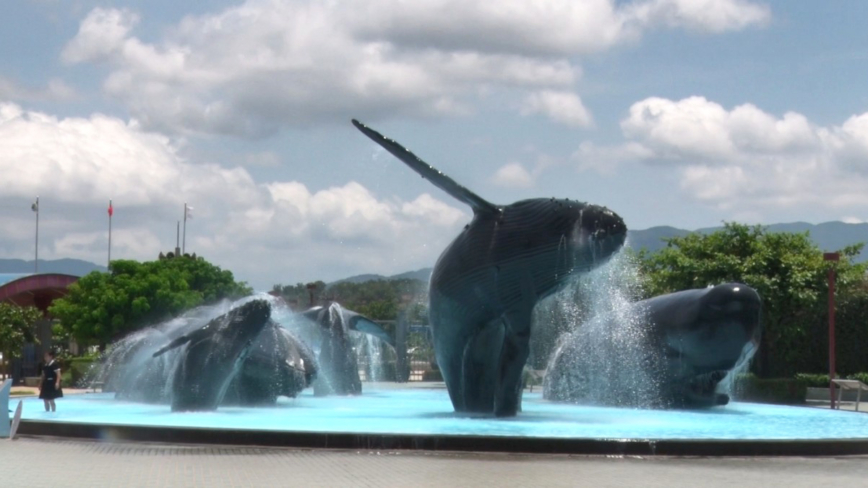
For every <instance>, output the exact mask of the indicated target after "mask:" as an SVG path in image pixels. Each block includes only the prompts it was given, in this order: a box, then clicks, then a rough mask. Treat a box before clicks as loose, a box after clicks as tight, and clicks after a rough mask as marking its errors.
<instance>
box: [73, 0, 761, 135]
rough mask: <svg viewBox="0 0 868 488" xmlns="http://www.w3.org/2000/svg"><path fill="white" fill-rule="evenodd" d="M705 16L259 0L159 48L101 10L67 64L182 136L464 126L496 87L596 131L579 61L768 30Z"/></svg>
mask: <svg viewBox="0 0 868 488" xmlns="http://www.w3.org/2000/svg"><path fill="white" fill-rule="evenodd" d="M701 3H702V5H703V7H704V8H701V9H698V8H691V7H690V5H691V4H690V3H687V2H683V1H678V2H674V1H661V0H649V1H642V2H634V3H631V4H627V5H626V6H618V4H617V3H616V2H614V1H613V0H584V1H574V0H545V1H537V2H527V1H524V0H506V1H503V2H497V3H496V4H495V3H491V2H483V1H481V0H463V1H458V0H420V1H415V2H405V1H398V0H376V1H373V2H371V1H361V0H349V1H345V2H330V1H314V0H308V1H278V0H247V1H246V2H244V3H242V4H241V5H238V6H234V7H230V8H227V9H225V10H223V11H221V12H218V13H213V14H207V15H201V16H190V17H186V18H185V19H183V20H182V21H181V22H180V23H179V24H178V25H177V26H175V27H174V28H172V29H170V30H169V33H168V34H167V35H165V36H164V37H163V38H162V39H158V40H157V41H155V42H145V41H142V40H141V39H139V38H138V37H135V36H134V33H133V31H134V28H135V26H136V24H137V23H138V22H139V17H138V16H137V15H136V14H135V13H133V12H130V11H127V10H116V9H95V10H93V11H92V12H91V13H90V14H89V15H88V16H87V17H86V18H85V19H84V20H83V21H82V23H81V26H80V28H79V32H78V34H77V35H76V36H75V37H74V38H73V39H72V40H71V41H70V42H69V43H68V44H67V45H66V47H65V48H64V50H63V53H62V60H63V61H64V62H66V63H85V62H91V63H106V64H107V65H108V66H109V67H110V70H111V72H110V74H109V75H108V77H107V78H106V80H105V82H104V84H103V86H104V89H105V91H106V92H108V93H109V94H110V95H112V96H114V97H116V98H118V99H120V100H122V101H124V102H125V103H126V104H127V106H128V107H129V108H130V109H131V110H132V112H133V114H134V115H135V116H136V117H137V119H139V120H141V121H142V123H143V124H144V125H145V126H146V127H149V128H156V129H159V130H166V131H173V132H177V133H184V132H207V133H221V134H235V135H243V136H262V135H266V134H269V133H271V132H273V131H275V130H277V129H278V128H280V127H283V126H309V125H311V124H317V123H326V122H334V121H341V122H345V121H346V120H347V119H348V118H350V117H364V118H365V119H366V120H376V119H378V118H383V117H391V116H413V117H432V116H437V117H439V116H452V115H456V114H465V113H468V112H472V110H473V107H474V104H475V102H476V101H477V100H478V97H479V96H480V94H481V93H485V92H486V91H487V90H489V89H490V88H492V87H505V88H512V89H518V90H523V91H527V92H529V93H535V92H541V93H549V94H552V93H558V92H560V94H559V95H557V96H559V97H560V101H561V102H563V103H559V104H556V105H558V106H557V107H555V106H553V105H552V102H551V100H550V98H551V96H552V95H537V97H543V98H542V99H540V100H538V101H537V103H536V106H537V108H536V111H539V112H542V113H545V114H547V115H549V116H550V117H552V118H554V119H555V120H557V121H559V122H562V123H569V124H576V125H586V124H588V123H589V121H590V116H589V115H588V114H587V110H585V109H584V107H583V105H582V104H581V101H580V100H579V99H578V97H576V96H575V95H572V96H570V95H567V94H565V93H568V91H569V90H570V89H572V87H573V85H574V84H575V81H576V80H577V78H578V77H579V75H580V71H581V70H580V68H579V67H578V65H577V64H576V60H575V57H576V56H579V55H582V54H584V53H588V52H594V51H600V50H603V49H607V48H609V47H611V46H612V45H615V44H618V43H620V42H623V41H625V40H630V39H635V38H637V36H639V35H640V34H641V32H642V31H643V30H644V29H646V28H649V27H653V26H656V25H667V26H686V27H689V28H691V29H699V30H709V31H713V32H717V31H723V30H733V29H739V28H742V27H744V26H746V25H749V24H754V23H759V22H760V21H762V20H763V19H765V18H766V17H767V15H766V17H762V16H758V15H757V14H756V13H755V10H756V9H757V8H759V7H756V5H755V4H753V3H749V2H746V1H744V0H706V1H704V2H701ZM764 11H765V12H767V9H766V10H764ZM672 12H675V13H672ZM752 12H753V13H752ZM545 97H549V98H545Z"/></svg>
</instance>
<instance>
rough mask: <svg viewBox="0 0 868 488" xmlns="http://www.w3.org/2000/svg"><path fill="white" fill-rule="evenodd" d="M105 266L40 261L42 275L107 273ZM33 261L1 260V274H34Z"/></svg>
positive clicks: (67, 260) (76, 261) (88, 263)
mask: <svg viewBox="0 0 868 488" xmlns="http://www.w3.org/2000/svg"><path fill="white" fill-rule="evenodd" d="M105 270H106V268H105V266H99V265H96V264H94V263H91V262H88V261H82V260H81V259H55V260H47V261H46V260H43V259H40V260H39V272H40V273H62V274H68V275H72V276H84V275H86V274H88V273H90V272H91V271H105ZM32 272H33V261H32V260H31V261H25V260H23V259H0V273H10V274H11V273H32Z"/></svg>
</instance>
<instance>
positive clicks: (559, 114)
mask: <svg viewBox="0 0 868 488" xmlns="http://www.w3.org/2000/svg"><path fill="white" fill-rule="evenodd" d="M522 113H523V114H524V115H528V114H537V113H539V114H543V115H545V116H547V117H549V118H550V119H552V120H554V121H555V122H558V123H560V124H564V125H569V126H575V127H588V126H590V125H591V124H592V123H593V119H592V118H591V113H590V112H589V111H588V109H587V108H585V105H584V104H583V103H582V100H581V99H580V98H579V96H578V95H576V94H575V93H570V92H557V91H551V90H546V91H541V92H536V93H531V94H530V95H528V97H527V98H526V99H525V102H524V106H523V107H522Z"/></svg>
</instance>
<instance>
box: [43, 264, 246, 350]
mask: <svg viewBox="0 0 868 488" xmlns="http://www.w3.org/2000/svg"><path fill="white" fill-rule="evenodd" d="M250 293H251V290H250V288H249V287H247V286H246V284H244V283H238V282H236V281H235V279H234V277H233V276H232V273H231V272H230V271H226V270H221V269H220V268H219V267H217V266H214V265H213V264H210V263H208V262H207V261H205V260H204V259H203V258H201V257H200V258H186V257H183V258H174V259H162V260H158V261H149V262H143V263H142V262H137V261H129V260H118V261H112V266H111V273H110V274H108V273H101V272H97V271H95V272H93V273H90V274H88V275H86V276H83V277H82V278H81V279H79V280H78V281H77V282H75V283H73V284H72V285H70V287H69V289H68V294H67V296H66V297H64V298H62V299H59V300H56V301H55V302H54V304H53V305H52V306H51V308H50V310H49V312H50V313H51V315H52V316H54V317H56V318H58V319H60V323H61V326H62V327H63V328H64V329H66V330H67V331H68V332H69V334H70V335H71V336H72V337H74V338H75V340H76V341H78V342H79V343H81V344H94V343H96V344H100V345H101V346H102V345H105V344H106V343H107V342H109V341H111V340H114V339H117V338H119V337H121V336H123V335H126V334H128V333H130V332H132V331H135V330H137V329H139V328H141V327H144V326H147V325H150V324H153V323H156V322H159V321H162V320H166V319H168V318H171V317H174V316H176V315H178V314H180V313H182V312H184V311H185V310H188V309H190V308H193V307H196V306H199V305H204V304H209V303H214V302H217V301H219V300H222V299H224V298H236V297H240V296H243V295H247V294H250Z"/></svg>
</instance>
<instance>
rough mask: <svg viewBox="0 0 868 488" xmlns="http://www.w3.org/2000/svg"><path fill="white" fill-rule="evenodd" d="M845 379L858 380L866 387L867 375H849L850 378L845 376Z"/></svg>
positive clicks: (867, 383)
mask: <svg viewBox="0 0 868 488" xmlns="http://www.w3.org/2000/svg"><path fill="white" fill-rule="evenodd" d="M847 379H848V380H859V381H861V382H862V383H865V384H866V385H868V373H856V374H851V375H850V376H847Z"/></svg>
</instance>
